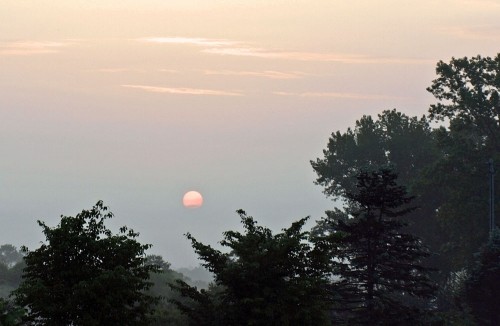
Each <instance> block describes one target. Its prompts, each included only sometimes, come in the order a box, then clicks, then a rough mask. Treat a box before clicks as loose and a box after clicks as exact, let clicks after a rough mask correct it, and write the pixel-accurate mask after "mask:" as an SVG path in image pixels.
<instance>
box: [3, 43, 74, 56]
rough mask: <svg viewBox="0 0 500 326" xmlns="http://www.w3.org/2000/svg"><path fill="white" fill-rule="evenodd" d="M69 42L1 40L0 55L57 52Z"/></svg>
mask: <svg viewBox="0 0 500 326" xmlns="http://www.w3.org/2000/svg"><path fill="white" fill-rule="evenodd" d="M69 44H70V43H68V42H40V41H12V42H0V55H4V56H5V55H12V56H15V55H33V54H46V53H57V52H59V51H60V49H61V48H62V47H65V46H68V45H69Z"/></svg>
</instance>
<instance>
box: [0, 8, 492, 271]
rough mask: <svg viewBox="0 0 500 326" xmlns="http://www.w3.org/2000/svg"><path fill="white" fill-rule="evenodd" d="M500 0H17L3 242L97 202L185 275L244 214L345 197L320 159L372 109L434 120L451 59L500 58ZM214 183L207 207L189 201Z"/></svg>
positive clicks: (274, 218)
mask: <svg viewBox="0 0 500 326" xmlns="http://www.w3.org/2000/svg"><path fill="white" fill-rule="evenodd" d="M499 16H500V1H479V0H477V1H459V0H457V1H412V2H402V1H388V0H383V1H349V2H347V1H340V0H339V1H332V0H324V1H323V0H316V1H305V0H304V1H302V0H296V1H284V0H282V1H255V0H254V1H251V0H247V1H236V0H234V1H230V0H225V1H222V0H220V1H210V2H204V1H194V0H189V1H186V0H183V1H159V0H148V1H132V0H128V1H111V0H101V1H79V0H78V1H76V0H73V1H62V0H50V1H48V0H36V1H35V0H3V1H2V4H1V10H0V151H1V153H2V158H1V159H0V219H1V221H2V227H1V228H0V243H1V244H4V243H11V244H14V245H16V246H18V247H19V246H20V245H27V246H28V247H30V248H31V249H35V248H37V247H38V246H39V242H40V241H42V240H43V236H42V234H41V229H40V228H39V227H38V225H37V224H36V220H37V219H41V220H43V221H46V222H47V224H49V225H54V226H55V225H56V224H57V223H58V220H59V215H61V214H64V215H74V214H76V213H78V212H80V211H81V210H82V209H88V208H91V207H92V205H93V204H95V203H96V202H97V200H99V199H102V200H104V202H105V204H106V205H108V206H109V207H110V209H111V210H112V211H113V212H114V213H115V218H114V219H113V220H112V221H111V223H110V224H111V225H112V226H114V227H117V226H121V225H127V226H129V227H132V228H134V229H135V230H136V231H139V232H140V233H141V237H140V240H141V241H142V242H145V243H151V244H153V248H152V249H151V253H157V254H161V255H163V257H164V259H165V260H167V261H169V262H171V263H172V264H173V266H174V267H181V266H196V265H197V264H198V262H197V259H196V256H195V255H194V253H193V252H192V249H191V247H190V244H189V242H188V241H187V240H186V239H185V238H184V236H183V234H184V233H186V232H191V233H192V234H193V235H194V236H195V237H196V238H197V239H199V240H200V241H202V242H206V243H210V244H215V243H216V242H217V241H218V240H220V239H221V233H222V232H223V231H225V230H229V229H235V228H238V229H239V228H240V226H239V219H238V216H237V214H236V213H235V210H236V209H239V208H242V209H244V210H245V211H246V212H247V213H248V214H249V215H252V216H254V217H255V218H256V219H257V220H258V221H259V223H262V224H263V225H266V226H268V227H270V228H272V229H274V230H279V229H281V228H283V227H286V226H288V225H289V224H290V223H291V222H292V221H294V220H297V219H299V218H301V217H304V216H307V215H311V217H312V220H315V219H319V218H320V217H321V216H322V215H323V212H324V211H325V210H326V209H330V208H332V206H333V205H334V203H333V202H332V201H330V200H329V199H327V198H325V196H324V195H323V194H322V192H321V191H322V189H321V187H319V186H315V185H314V184H313V180H314V177H315V176H314V174H313V171H312V168H311V167H310V164H309V160H311V159H315V158H316V157H318V156H320V155H321V151H322V149H323V148H324V147H325V146H326V143H327V141H328V137H329V135H330V133H331V132H334V131H337V130H345V129H346V128H347V127H350V126H351V127H352V126H353V125H354V121H355V120H356V119H359V118H360V117H361V116H362V115H363V114H370V115H377V114H378V113H380V112H381V111H382V110H384V109H392V108H397V109H398V110H400V111H402V112H405V113H407V114H410V115H419V116H420V115H423V114H425V113H426V111H427V109H428V106H429V104H430V103H431V102H432V101H433V99H432V97H431V96H430V95H429V94H427V92H426V91H425V88H426V87H427V86H429V85H430V83H431V80H432V79H434V77H435V73H434V68H435V64H436V63H437V62H438V61H439V60H444V61H448V60H449V59H450V58H451V57H452V56H454V57H463V56H474V55H477V54H481V55H483V56H493V55H495V54H496V53H497V52H498V44H499V41H500V23H499V22H498V17H499ZM192 189H196V190H198V191H200V192H201V193H202V194H203V197H204V204H203V206H202V207H201V208H199V209H195V210H189V209H185V208H184V207H183V205H182V196H183V194H184V193H185V192H186V191H188V190H192Z"/></svg>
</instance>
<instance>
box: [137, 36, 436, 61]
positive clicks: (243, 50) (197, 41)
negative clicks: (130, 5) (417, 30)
mask: <svg viewBox="0 0 500 326" xmlns="http://www.w3.org/2000/svg"><path fill="white" fill-rule="evenodd" d="M138 40H139V41H141V42H148V43H159V44H180V45H194V46H199V47H202V48H203V49H202V50H201V51H202V52H203V53H207V54H214V55H224V56H239V57H254V58H263V59H282V60H296V61H317V62H340V63H352V64H384V63H388V64H429V63H431V64H433V63H434V60H426V59H418V58H391V57H373V56H368V55H364V54H342V53H332V52H303V51H286V50H284V51H278V50H275V49H265V48H261V47H255V46H253V45H252V44H249V43H245V42H238V41H232V40H227V39H211V38H196V37H145V38H140V39H138Z"/></svg>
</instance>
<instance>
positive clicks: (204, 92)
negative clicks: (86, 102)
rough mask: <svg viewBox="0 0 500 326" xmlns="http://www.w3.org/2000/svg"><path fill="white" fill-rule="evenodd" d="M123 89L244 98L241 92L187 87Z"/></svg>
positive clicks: (141, 86) (127, 86)
mask: <svg viewBox="0 0 500 326" xmlns="http://www.w3.org/2000/svg"><path fill="white" fill-rule="evenodd" d="M120 86H121V87H126V88H134V89H139V90H142V91H145V92H150V93H167V94H179V95H209V96H243V94H242V93H240V92H229V91H221V90H213V89H201V88H185V87H160V86H148V85H120Z"/></svg>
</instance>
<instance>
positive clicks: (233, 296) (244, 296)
mask: <svg viewBox="0 0 500 326" xmlns="http://www.w3.org/2000/svg"><path fill="white" fill-rule="evenodd" d="M238 214H239V215H240V217H241V222H242V224H243V227H244V229H245V232H244V233H240V232H236V231H227V232H224V238H223V240H222V241H221V242H220V243H221V245H222V246H223V247H227V248H229V249H230V252H228V253H223V252H221V251H219V250H216V249H214V248H212V247H211V246H208V245H204V244H202V243H200V242H199V241H197V240H196V239H195V238H194V237H193V236H192V235H191V234H187V237H188V239H189V240H191V243H192V246H193V248H194V250H195V252H196V253H197V254H198V256H199V257H200V259H201V260H202V261H203V262H204V263H203V264H202V265H203V266H205V267H206V268H207V269H208V270H209V271H210V272H212V273H213V274H214V276H215V286H213V287H212V288H211V289H209V290H201V291H198V290H197V289H196V288H194V287H191V286H189V285H187V284H186V283H184V282H178V286H177V287H176V288H177V289H178V290H179V291H180V292H181V293H182V295H183V296H185V297H187V298H190V299H191V304H182V303H180V304H179V303H178V304H179V306H180V308H181V309H182V310H183V311H184V312H185V313H186V314H188V315H189V316H190V318H191V320H192V322H193V325H195V324H196V325H322V324H328V323H329V321H328V318H327V317H328V316H327V314H326V312H327V308H328V301H327V300H326V296H325V294H326V292H325V285H326V280H325V279H324V272H325V265H324V264H323V261H322V260H321V258H322V257H323V256H321V255H320V253H319V252H317V251H316V250H315V249H313V248H312V247H311V244H310V243H308V242H307V238H308V233H307V232H303V231H302V227H303V226H304V223H305V222H306V220H307V218H304V219H301V220H299V221H297V222H295V223H293V224H292V225H291V226H290V227H289V228H287V229H283V232H281V233H278V234H275V235H273V233H272V232H271V230H270V229H268V228H265V227H262V226H259V225H257V222H256V221H255V220H254V219H253V218H252V217H251V216H247V215H246V214H245V212H244V211H242V210H240V211H238Z"/></svg>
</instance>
